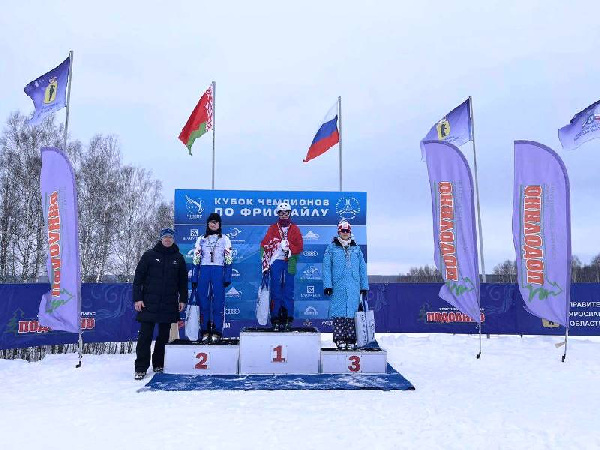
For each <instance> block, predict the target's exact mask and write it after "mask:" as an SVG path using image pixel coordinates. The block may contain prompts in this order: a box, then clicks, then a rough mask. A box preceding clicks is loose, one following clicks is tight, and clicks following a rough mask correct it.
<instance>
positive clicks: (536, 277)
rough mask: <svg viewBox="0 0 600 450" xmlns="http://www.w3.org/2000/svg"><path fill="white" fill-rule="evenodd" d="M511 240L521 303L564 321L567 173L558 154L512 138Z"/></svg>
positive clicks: (567, 253)
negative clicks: (513, 170)
mask: <svg viewBox="0 0 600 450" xmlns="http://www.w3.org/2000/svg"><path fill="white" fill-rule="evenodd" d="M512 227H513V242H514V246H515V252H516V256H517V277H518V281H519V288H520V289H521V295H522V297H523V300H524V301H525V308H526V309H527V310H528V311H529V312H531V314H535V315H536V316H538V317H542V318H544V319H548V320H551V321H553V322H556V323H560V324H561V325H563V326H568V320H569V294H570V288H569V286H570V283H571V211H570V206H569V178H568V176H567V169H566V168H565V166H564V164H563V162H562V160H561V159H560V158H559V156H558V155H557V154H556V153H555V152H554V151H552V149H550V148H548V147H546V146H545V145H542V144H538V143H537V142H530V141H515V182H514V191H513V223H512Z"/></svg>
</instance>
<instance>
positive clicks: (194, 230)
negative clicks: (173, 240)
mask: <svg viewBox="0 0 600 450" xmlns="http://www.w3.org/2000/svg"><path fill="white" fill-rule="evenodd" d="M190 237H191V238H197V237H198V228H192V229H191V230H190Z"/></svg>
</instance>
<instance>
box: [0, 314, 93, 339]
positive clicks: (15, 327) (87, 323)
mask: <svg viewBox="0 0 600 450" xmlns="http://www.w3.org/2000/svg"><path fill="white" fill-rule="evenodd" d="M24 316H25V314H24V313H23V311H22V310H21V309H18V310H17V311H15V313H14V314H13V316H12V317H11V319H10V320H9V321H8V324H7V325H6V330H5V333H13V334H15V335H23V334H43V333H51V332H52V331H53V330H52V328H50V327H44V326H42V325H40V324H39V321H38V320H37V319H30V320H28V319H24ZM95 316H96V313H95V312H82V313H81V330H82V331H89V330H93V329H95V328H96V317H95Z"/></svg>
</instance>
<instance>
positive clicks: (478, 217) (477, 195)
mask: <svg viewBox="0 0 600 450" xmlns="http://www.w3.org/2000/svg"><path fill="white" fill-rule="evenodd" d="M469 113H470V114H471V127H472V132H473V169H474V172H475V194H476V197H477V224H478V226H479V258H480V259H481V272H482V274H483V282H484V283H486V282H487V279H486V275H485V261H484V258H483V230H482V228H481V210H480V208H479V182H478V181H477V151H476V150H475V118H474V117H473V100H472V99H471V96H470V95H469Z"/></svg>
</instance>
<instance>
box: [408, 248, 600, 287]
mask: <svg viewBox="0 0 600 450" xmlns="http://www.w3.org/2000/svg"><path fill="white" fill-rule="evenodd" d="M398 278H399V279H398V281H401V282H406V283H443V281H444V280H443V279H442V274H441V273H440V271H439V270H438V269H437V268H436V267H435V266H429V265H425V266H421V267H411V268H410V270H409V271H408V272H407V273H406V274H401V275H400V276H399V277H398ZM486 278H487V282H488V283H516V282H517V261H516V260H514V259H513V260H511V259H507V260H505V261H504V262H502V263H500V264H498V265H497V266H496V267H494V269H493V270H492V273H491V274H487V276H486ZM571 281H572V282H573V283H600V253H599V254H597V255H596V256H595V257H594V258H592V261H591V262H590V264H583V263H582V262H581V259H579V257H578V256H577V255H573V257H572V258H571Z"/></svg>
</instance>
